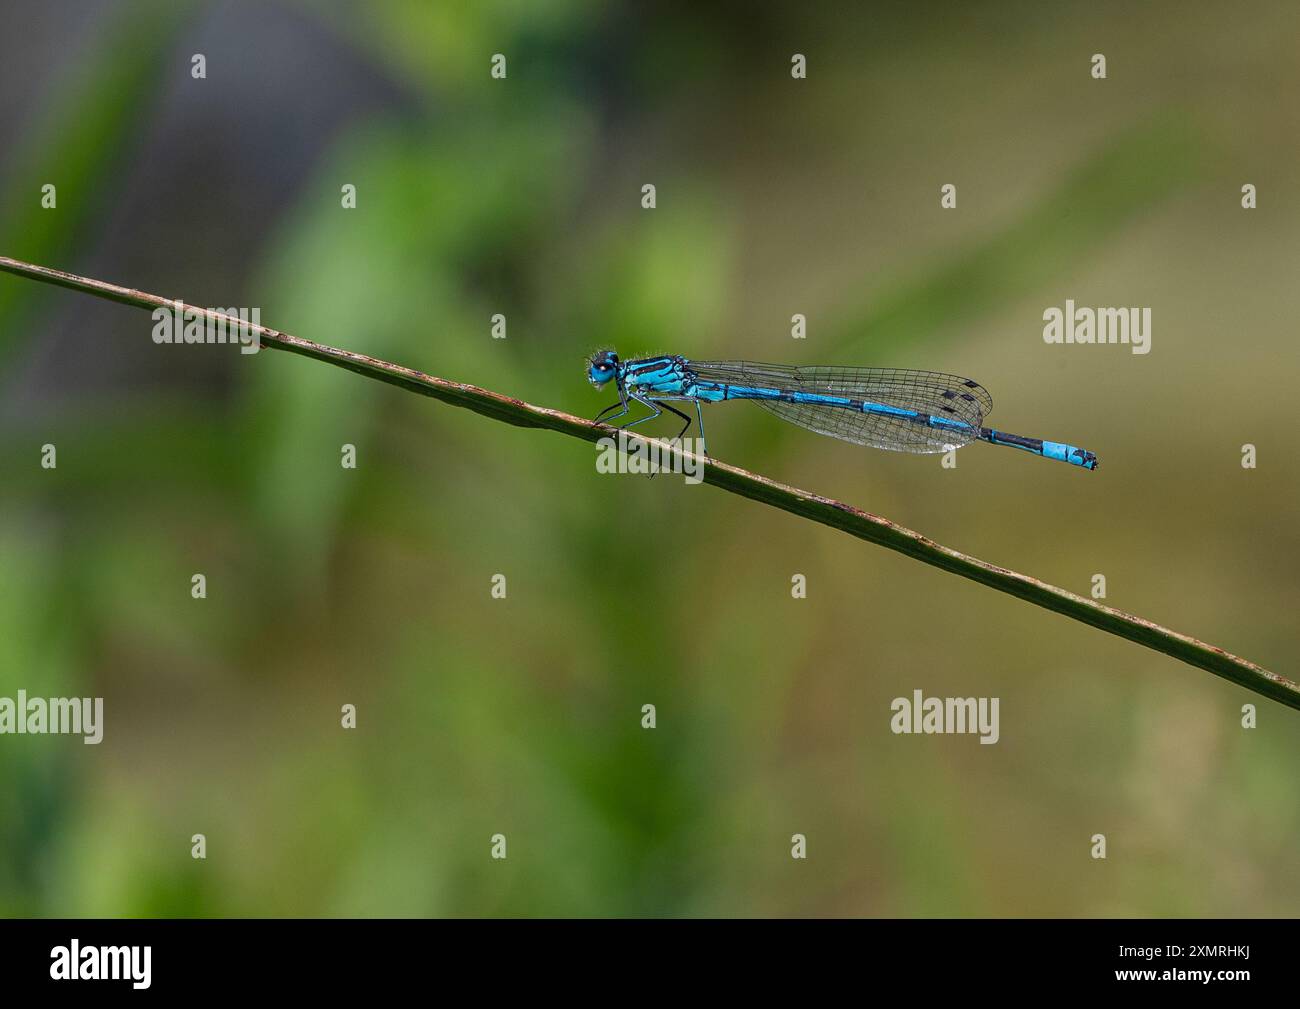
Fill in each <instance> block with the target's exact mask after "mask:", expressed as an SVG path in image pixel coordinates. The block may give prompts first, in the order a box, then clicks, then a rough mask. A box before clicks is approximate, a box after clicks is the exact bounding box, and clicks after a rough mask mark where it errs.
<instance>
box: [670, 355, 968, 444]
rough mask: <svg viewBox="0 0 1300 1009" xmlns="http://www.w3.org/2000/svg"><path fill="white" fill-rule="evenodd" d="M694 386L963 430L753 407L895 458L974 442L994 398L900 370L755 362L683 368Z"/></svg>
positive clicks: (951, 379)
mask: <svg viewBox="0 0 1300 1009" xmlns="http://www.w3.org/2000/svg"><path fill="white" fill-rule="evenodd" d="M687 367H689V368H690V370H691V371H693V372H694V373H695V374H696V375H697V376H698V377H699V378H700V379H702V380H704V381H708V382H725V383H727V384H728V385H733V386H741V387H753V388H775V389H781V390H782V391H787V392H809V393H820V394H825V395H831V396H842V397H846V398H849V399H854V400H862V401H865V402H868V403H878V404H880V405H882V406H887V407H894V408H896V409H899V410H909V411H915V412H916V413H918V414H921V415H923V417H931V416H933V417H941V418H947V419H950V420H952V421H956V422H959V423H960V424H964V425H965V428H961V427H958V428H946V427H942V426H938V427H936V426H932V425H930V424H928V423H925V422H924V421H917V420H911V419H908V418H906V417H899V416H891V415H888V414H881V413H870V412H866V413H864V412H862V411H861V410H853V409H849V408H846V407H836V406H826V405H821V404H816V403H787V402H779V401H774V400H763V399H756V400H754V402H755V403H757V404H758V405H759V406H761V407H762V408H763V409H764V410H767V411H768V412H769V413H774V414H776V415H777V416H778V417H780V418H781V419H782V420H786V421H789V422H790V423H792V424H798V425H799V426H800V427H803V428H807V429H808V430H809V431H816V432H817V433H818V434H825V435H829V436H830V437H832V438H839V439H841V440H842V441H848V442H853V443H854V444H855V445H870V446H872V447H874V448H884V449H892V450H893V451H896V452H917V453H934V452H946V451H947V450H948V449H949V448H954V447H956V446H959V445H965V444H966V443H967V442H970V441H972V440H974V439H975V437H976V436H977V435H978V433H979V429H980V425H981V424H982V423H983V421H984V418H985V417H986V416H987V415H988V413H989V412H990V411H991V410H992V409H993V397H992V396H990V395H989V394H988V390H987V389H985V388H984V387H983V386H982V385H980V384H979V383H978V382H973V381H971V380H970V379H968V378H962V377H961V376H959V375H946V374H944V373H942V372H937V371H912V370H910V369H906V368H840V367H821V366H797V367H796V366H795V365H783V364H759V363H757V362H754V361H690V362H688V364H687Z"/></svg>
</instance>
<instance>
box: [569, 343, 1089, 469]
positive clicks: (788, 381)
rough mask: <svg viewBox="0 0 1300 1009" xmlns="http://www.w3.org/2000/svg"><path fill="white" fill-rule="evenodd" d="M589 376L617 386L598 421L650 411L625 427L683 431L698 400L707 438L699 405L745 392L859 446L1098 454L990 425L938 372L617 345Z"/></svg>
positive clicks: (965, 381) (1073, 460)
mask: <svg viewBox="0 0 1300 1009" xmlns="http://www.w3.org/2000/svg"><path fill="white" fill-rule="evenodd" d="M587 378H588V379H589V380H590V381H591V384H592V385H594V386H596V387H597V388H602V387H603V386H605V385H608V384H609V383H610V382H611V381H612V382H613V383H614V386H615V388H616V389H617V390H618V402H617V403H614V404H612V405H611V406H609V407H607V408H606V409H604V410H602V411H601V413H600V415H599V416H597V417H596V420H598V421H599V420H601V419H602V418H606V414H611V415H610V416H609V417H608V418H606V419H607V420H611V421H612V420H617V419H619V418H620V417H625V416H626V415H627V413H628V411H629V410H630V409H631V404H632V403H633V402H636V403H639V404H641V405H642V406H644V407H647V408H648V409H649V410H650V413H649V414H647V415H646V416H644V417H638V418H637V419H636V420H632V421H628V422H627V423H625V424H623V425H621V426H622V427H624V428H628V427H635V426H636V425H637V424H642V423H644V422H645V421H647V420H653V419H654V418H655V417H658V416H660V414H662V413H663V411H664V410H667V411H668V412H670V413H673V414H676V415H677V416H678V417H680V418H681V419H682V420H683V421H685V426H684V427H683V428H682V430H681V432H680V433H679V434H678V437H681V435H683V434H685V433H686V431H687V429H688V428H689V427H690V426H691V418H690V417H689V416H688V415H687V414H685V413H683V412H682V411H681V410H678V409H677V408H676V407H675V406H673V405H672V403H674V402H690V403H694V404H695V416H696V419H697V420H698V421H699V425H700V443H701V445H703V444H704V415H703V413H702V412H701V409H700V405H701V404H702V403H724V402H727V401H728V400H734V399H747V400H752V401H753V402H755V403H757V404H758V405H759V406H761V407H762V408H763V409H764V410H768V411H770V412H771V413H774V414H776V415H777V416H778V417H780V418H781V419H782V420H787V421H789V422H790V423H792V424H797V425H799V426H800V427H804V428H807V429H808V430H810V431H816V432H817V433H818V434H826V435H830V436H831V437H832V438H839V439H840V440H842V441H848V442H853V443H854V444H855V445H870V446H872V447H874V448H883V449H890V450H892V451H895V452H917V453H936V452H947V451H948V450H950V449H954V448H959V447H960V446H962V445H966V444H968V443H970V442H972V441H986V442H988V443H989V444H991V445H1009V446H1011V447H1012V448H1019V449H1023V450H1025V451H1027V452H1032V453H1033V454H1034V455H1039V456H1042V457H1043V458H1045V459H1059V460H1060V461H1062V462H1068V463H1070V464H1072V465H1074V466H1081V467H1083V468H1084V469H1096V468H1097V457H1096V456H1095V455H1093V454H1092V453H1091V452H1088V451H1086V450H1084V449H1081V448H1075V447H1074V446H1073V445H1065V444H1062V443H1061V442H1056V441H1043V440H1042V439H1041V438H1025V437H1022V436H1021V435H1018V434H1007V433H1006V432H1005V431H994V430H992V429H991V428H987V427H984V426H983V424H984V418H985V417H986V416H987V415H988V413H989V411H991V410H992V409H993V397H992V396H990V395H989V394H988V391H987V390H986V389H985V388H984V387H983V386H982V385H980V384H979V383H978V382H974V381H972V380H971V379H969V378H961V377H959V376H957V375H945V374H943V373H941V372H935V371H912V370H909V369H905V368H841V367H817V366H807V365H799V366H794V365H784V364H758V363H756V362H754V361H692V360H688V359H687V358H684V357H680V356H678V355H675V354H665V355H662V356H660V357H647V358H642V359H641V360H638V361H620V360H619V358H618V355H617V354H615V353H614V351H612V350H602V351H600V352H599V353H597V354H594V355H593V356H592V357H591V358H590V359H589V360H588V362H587ZM615 410H617V411H618V412H617V413H613V412H612V411H615Z"/></svg>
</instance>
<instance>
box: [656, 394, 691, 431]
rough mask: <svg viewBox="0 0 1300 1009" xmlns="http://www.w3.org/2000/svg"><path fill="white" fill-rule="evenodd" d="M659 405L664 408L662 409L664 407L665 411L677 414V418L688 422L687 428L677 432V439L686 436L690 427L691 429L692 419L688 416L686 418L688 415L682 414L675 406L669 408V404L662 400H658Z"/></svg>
mask: <svg viewBox="0 0 1300 1009" xmlns="http://www.w3.org/2000/svg"><path fill="white" fill-rule="evenodd" d="M658 403H659V405H660V406H662V407H663V408H664V409H665V410H667V411H668V412H669V413H675V414H677V416H678V417H680V418H681V419H682V420H684V421H686V426H685V427H683V428H682V429H681V430H680V431H678V432H677V439H680V438H681V436H682V435H684V434H685V433H686V432H687V431H689V430H690V427H691V418H690V417H688V416H686V414H684V413H682V412H681V411H680V410H678V409H677V407H675V406H669V405H668V404H667V403H665V402H664V401H663V400H662V399H661V400H658ZM677 439H674V440H677Z"/></svg>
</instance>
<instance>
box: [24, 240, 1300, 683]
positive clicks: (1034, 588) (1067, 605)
mask: <svg viewBox="0 0 1300 1009" xmlns="http://www.w3.org/2000/svg"><path fill="white" fill-rule="evenodd" d="M0 271H4V272H7V273H12V274H16V275H17V276H20V277H27V278H29V279H32V280H39V281H42V282H44V283H47V284H56V285H58V286H60V287H67V288H71V289H72V290H74V291H82V292H84V293H86V294H93V295H95V296H96V297H100V298H107V299H109V300H111V301H118V302H121V303H122V304H124V305H133V306H135V307H137V308H146V309H149V310H150V311H152V310H153V309H155V308H160V307H163V308H170V307H171V306H172V305H173V302H172V301H171V300H169V299H167V298H161V297H159V296H158V295H156V294H147V293H145V292H144V291H135V290H131V289H130V288H126V287H118V286H117V285H115V284H107V283H104V282H103V281H100V280H91V279H89V278H87V277H79V276H76V275H75V274H71V273H64V272H62V271H60V270H51V269H47V268H45V267H41V266H33V265H32V264H30V263H24V262H21V261H19V260H16V259H9V258H6V257H2V256H0ZM186 310H188V311H192V312H196V313H199V314H202V315H205V316H208V317H212V318H218V317H219V313H217V312H215V311H212V310H205V309H201V308H197V307H195V306H191V305H186ZM249 328H250V329H253V330H255V331H256V332H257V333H258V334H259V337H260V339H261V342H262V343H263V344H264V345H265V346H267V347H272V348H275V349H276V350H286V351H289V352H290V353H292V354H301V355H302V356H304V357H310V358H315V359H316V360H318V361H325V362H327V363H329V364H333V365H337V366H338V367H340V368H346V369H348V370H349V371H355V372H357V373H358V374H361V375H365V376H367V377H368V378H374V379H378V380H379V381H381V382H387V383H389V384H390V385H396V386H400V387H401V388H403V389H407V390H409V391H411V392H418V393H421V394H422V395H425V396H432V397H433V398H434V399H439V400H442V401H443V402H444V403H450V404H452V405H453V406H461V407H466V408H467V409H470V410H473V411H474V412H475V413H480V414H482V415H484V416H485V417H491V418H492V419H494V420H499V421H504V422H506V423H507V424H514V425H517V426H519V427H535V428H543V429H546V430H549V431H559V432H560V433H562V434H567V435H571V436H573V437H575V438H582V439H583V440H585V441H592V442H594V441H597V440H599V439H600V438H603V437H607V436H609V435H610V434H611V433H613V430H614V429H612V428H610V427H609V426H607V425H605V424H595V423H592V422H591V421H588V420H584V419H583V418H581V417H575V416H573V415H572V414H567V413H563V412H562V411H559V410H549V409H547V408H545V407H540V406H533V405H532V404H531V403H525V402H523V401H522V400H518V399H514V398H512V397H510V396H503V395H501V394H500V393H497V392H492V391H490V390H488V389H480V388H479V387H478V386H473V385H466V384H464V383H461V382H449V381H447V380H446V379H443V378H436V377H434V376H433V375H426V374H424V373H423V372H419V371H415V370H414V369H412V368H405V367H402V366H401V365H397V364H390V363H389V362H387V361H381V360H379V359H377V358H373V357H368V356H367V355H365V354H357V353H354V352H352V351H348V350H341V349H339V348H337V347H329V346H325V345H324V344H320V343H313V342H312V341H311V340H304V339H302V338H300V337H297V336H291V335H290V334H288V333H282V332H280V331H279V330H275V329H269V328H267V327H265V326H251V325H250V327H249ZM627 437H629V438H639V436H638V435H636V434H634V433H632V432H627ZM641 440H645V439H641ZM672 451H673V452H675V453H678V454H680V453H681V451H682V450H681V449H680V448H673V449H672ZM704 462H705V465H704V480H705V482H706V483H709V484H712V485H713V486H715V487H721V488H722V489H723V490H727V491H730V492H731V493H733V494H739V495H740V496H741V497H747V498H750V499H752V500H754V501H761V502H762V503H764V504H768V505H771V506H773V507H774V508H780V509H782V510H783V511H788V512H791V513H792V514H795V515H800V516H802V517H804V518H808V519H812V520H813V521H814V522H820V523H822V524H823V525H827V526H831V527H832V528H834V529H839V530H842V531H843V532H846V533H849V534H850V535H853V536H856V537H858V538H859V539H863V540H866V541H868V542H869V543H876V544H879V545H880V546H883V547H888V548H889V549H891V550H896V551H898V552H899V553H902V554H906V555H907V556H909V557H912V558H915V559H916V560H919V561H923V562H924V563H926V564H930V565H933V566H934V567H937V568H941V569H943V570H944V571H950V572H952V573H953V574H958V575H961V576H962V577H964V578H969V579H971V580H973V581H977V582H980V583H981V584H984V585H988V586H989V587H990V588H994V589H997V590H998V591H999V592H1005V593H1007V594H1008V595H1012V596H1016V597H1018V598H1020V599H1024V600H1026V601H1027V602H1031V603H1033V604H1034V605H1036V606H1041V607H1043V608H1044V609H1048V610H1053V611H1054V612H1056V613H1061V614H1064V615H1065V616H1067V617H1070V618H1071V619H1073V620H1078V621H1080V622H1082V623H1085V624H1089V625H1091V626H1093V627H1096V628H1099V629H1100V630H1103V631H1107V632H1109V633H1110V634H1115V635H1118V636H1119V637H1121V638H1127V639H1128V640H1130V641H1136V642H1137V643H1138V644H1140V645H1146V646H1147V647H1148V648H1153V649H1155V650H1156V651H1158V652H1164V653H1165V654H1166V655H1172V656H1173V657H1174V658H1176V659H1179V660H1181V661H1183V662H1186V663H1187V664H1188V665H1192V666H1196V667H1198V668H1200V669H1205V670H1208V671H1209V672H1211V673H1214V674H1215V675H1216V676H1222V677H1223V678H1224V679H1227V680H1231V681H1232V682H1233V683H1236V684H1238V685H1240V686H1243V687H1245V688H1246V689H1248V690H1252V691H1254V692H1255V693H1257V694H1262V695H1263V696H1265V697H1271V698H1273V699H1274V700H1275V701H1280V702H1281V703H1283V704H1285V705H1287V706H1288V707H1291V708H1296V709H1300V686H1298V685H1297V684H1295V683H1293V682H1292V681H1291V680H1288V679H1286V678H1285V677H1283V676H1279V675H1278V674H1277V673H1273V672H1270V671H1269V670H1267V669H1264V668H1263V667H1261V666H1257V665H1256V664H1255V663H1253V662H1250V661H1248V660H1246V659H1243V658H1239V657H1238V656H1236V655H1232V654H1230V653H1228V652H1225V651H1224V650H1223V649H1221V648H1216V647H1215V646H1214V645H1210V644H1206V643H1205V642H1203V641H1198V640H1197V639H1195V638H1192V637H1188V636H1187V635H1186V634H1179V633H1178V632H1177V631H1172V630H1170V629H1169V628H1167V627H1162V626H1160V625H1159V624H1156V623H1153V622H1152V621H1150V620H1144V619H1142V618H1141V617H1135V616H1133V615H1132V614H1130V613H1125V612H1123V611H1122V610H1117V609H1113V608H1112V607H1110V606H1103V605H1102V604H1100V603H1098V602H1097V601H1096V600H1092V599H1086V598H1084V597H1083V596H1079V595H1075V594H1074V593H1073V592H1067V591H1066V590H1065V589H1061V588H1057V587H1056V586H1055V585H1049V584H1048V583H1046V582H1042V581H1039V580H1038V579H1037V578H1031V577H1029V576H1028V575H1023V574H1020V573H1019V572H1017V571H1011V570H1008V569H1007V568H1002V567H998V566H997V565H995V564H989V563H988V562H986V561H982V560H979V559H977V558H975V557H970V556H967V555H966V554H963V553H959V552H958V551H956V550H953V549H951V548H949V547H945V546H943V545H942V544H940V543H936V542H934V541H933V540H931V539H928V538H927V537H925V536H922V535H921V534H920V533H918V532H914V531H913V530H911V529H907V528H905V527H903V526H900V525H896V524H895V523H893V522H890V521H889V520H888V519H885V518H881V517H880V516H879V515H872V514H871V513H870V512H864V511H861V510H859V509H857V508H854V507H852V506H851V505H847V504H844V503H843V502H840V501H835V500H832V499H830V498H825V497H821V496H820V495H817V494H813V493H810V492H809V491H806V490H800V489H799V488H797V487H789V486H786V485H785V484H781V483H777V482H776V481H775V480H770V479H768V478H767V477H764V476H760V475H758V474H756V473H750V472H747V471H746V470H743V469H740V468H738V467H736V466H729V465H727V464H726V463H722V462H718V461H717V460H716V459H712V458H709V459H707V460H704Z"/></svg>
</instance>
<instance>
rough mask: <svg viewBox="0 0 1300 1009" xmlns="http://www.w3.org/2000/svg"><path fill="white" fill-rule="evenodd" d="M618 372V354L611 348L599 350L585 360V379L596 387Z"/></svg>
mask: <svg viewBox="0 0 1300 1009" xmlns="http://www.w3.org/2000/svg"><path fill="white" fill-rule="evenodd" d="M617 373H618V355H617V354H615V353H614V352H613V351H612V350H599V351H597V352H596V353H594V354H592V355H591V358H590V360H588V361H587V380H588V381H589V382H591V384H592V385H594V386H595V387H596V388H597V389H599V388H600V387H601V386H602V385H604V384H605V383H606V382H608V381H609V380H610V379H611V378H613V377H614V376H615V375H616V374H617Z"/></svg>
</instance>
